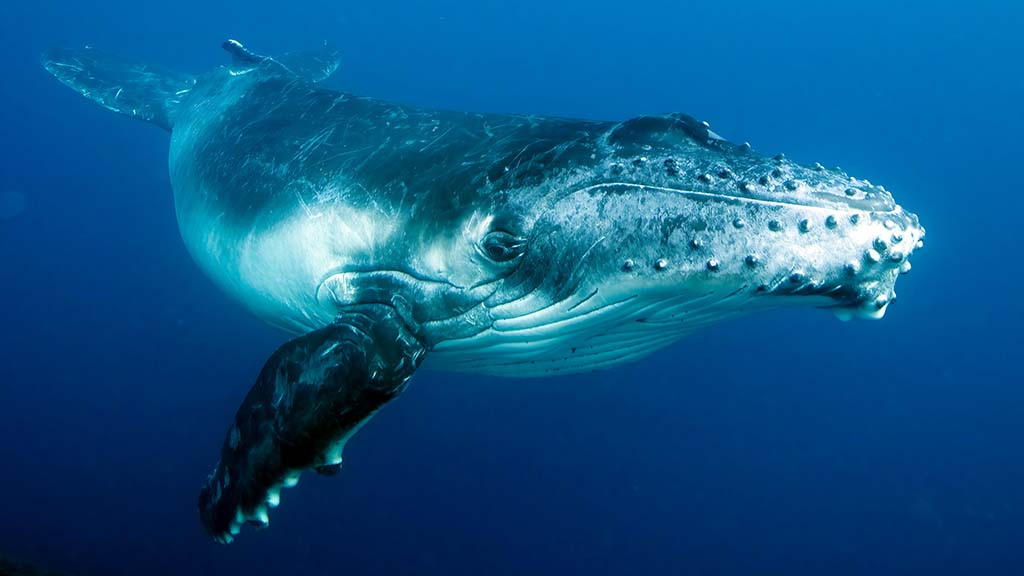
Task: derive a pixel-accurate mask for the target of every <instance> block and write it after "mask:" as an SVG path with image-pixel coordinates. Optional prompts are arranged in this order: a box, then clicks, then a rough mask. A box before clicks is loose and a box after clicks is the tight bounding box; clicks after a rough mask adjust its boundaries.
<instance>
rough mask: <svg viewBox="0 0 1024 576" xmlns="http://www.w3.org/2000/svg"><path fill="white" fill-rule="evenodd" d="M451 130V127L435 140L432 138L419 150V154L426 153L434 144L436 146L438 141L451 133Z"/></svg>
mask: <svg viewBox="0 0 1024 576" xmlns="http://www.w3.org/2000/svg"><path fill="white" fill-rule="evenodd" d="M452 128H453V127H452V126H449V127H448V129H447V130H445V131H444V132H442V133H441V134H440V135H439V136H438V137H437V138H434V139H433V140H431V141H430V142H429V143H428V144H427V145H426V146H424V147H423V148H420V152H426V151H427V149H428V148H430V147H431V146H433V145H434V144H437V142H438V140H440V139H442V138H444V137H445V136H447V135H448V133H449V132H451V131H452Z"/></svg>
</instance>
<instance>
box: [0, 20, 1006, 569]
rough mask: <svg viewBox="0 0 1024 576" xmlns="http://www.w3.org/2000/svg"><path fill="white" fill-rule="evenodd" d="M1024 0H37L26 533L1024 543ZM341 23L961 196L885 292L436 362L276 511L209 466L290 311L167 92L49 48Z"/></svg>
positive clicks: (3, 88) (347, 85) (14, 472)
mask: <svg viewBox="0 0 1024 576" xmlns="http://www.w3.org/2000/svg"><path fill="white" fill-rule="evenodd" d="M1022 29H1024V4H1021V3H1018V2H1010V1H1008V0H1007V1H1003V2H995V1H985V0H982V1H977V2H944V1H932V2H925V1H916V2H901V1H894V0H864V1H860V2H847V3H824V2H810V1H803V2H800V1H793V0H776V1H772V2H754V1H752V0H738V1H735V2H713V1H700V2H683V1H675V2H672V1H642V0H641V1H634V2H607V1H603V0H597V1H583V0H568V1H564V2H551V1H538V0H520V1H514V2H513V1H488V0H480V1H473V2H469V1H467V0H460V1H454V0H442V1H435V2H412V1H409V0H395V1H388V0H383V1H374V2H362V3H360V2H338V1H331V2H323V1H321V2H290V3H284V2H270V1H268V0H252V1H250V2H214V1H205V2H199V1H196V0H182V1H179V2H174V3H169V2H154V3H144V2H138V1H127V0H109V1H105V2H102V3H101V2H83V1H71V0H56V1H50V2H40V3H28V2H4V3H3V4H2V5H0V49H2V54H3V58H2V64H0V71H2V81H0V126H2V127H3V136H4V137H3V138H2V140H0V495H2V496H0V555H2V556H10V557H12V558H16V559H19V560H23V561H28V562H33V563H36V564H38V565H40V566H43V567H46V568H49V569H52V570H58V571H62V572H67V573H71V574H81V575H119V574H125V575H137V574H152V575H164V574H168V575H179V574H215V573H216V574H304V575H310V576H312V575H320V574H346V575H360V574H444V575H453V574H474V575H478V574H540V575H544V574H589V575H596V574H692V575H698V574H751V573H754V574H910V573H916V574H1022V573H1024V544H1022V542H1024V538H1022V536H1024V458H1022V457H1021V452H1022V445H1024V379H1022V378H1021V375H1020V370H1021V358H1022V354H1024V352H1022V350H1021V345H1020V344H1021V336H1020V328H1021V324H1022V320H1024V313H1022V312H1024V304H1022V300H1024V293H1022V289H1021V285H1022V283H1021V280H1022V271H1021V269H1022V264H1024V247H1022V243H1021V238H1022V234H1024V229H1022V225H1021V222H1022V215H1024V212H1022V210H1024V202H1022V197H1024V177H1022V175H1021V172H1022V170H1024V162H1022V159H1021V155H1022V151H1024V146H1022V144H1021V142H1022V134H1024V112H1022V107H1021V103H1022V102H1024V75H1022V56H1024V48H1022V44H1021V41H1020V31H1021V30H1022ZM229 37H232V38H238V39H240V40H242V41H243V42H245V43H246V45H247V46H249V47H250V48H252V49H253V50H255V51H257V52H260V53H265V54H274V53H280V52H284V51H289V50H296V49H302V48H309V47H314V46H317V45H320V44H321V43H322V42H323V41H325V40H326V41H329V42H330V43H331V44H333V45H335V46H337V47H338V48H339V49H340V50H341V52H342V54H343V64H342V69H341V71H340V72H339V73H338V74H337V75H336V76H335V77H333V78H332V79H331V80H329V81H328V85H329V86H331V87H334V88H338V89H343V90H346V91H352V92H355V93H358V94H360V95H367V96H373V97H378V98H385V99H392V100H398V101H401V102H406V103H412V104H418V105H424V106H431V107H443V108H452V109H459V110H472V111H490V112H516V113H531V114H545V115H560V116H572V117H585V118H599V119H624V118H627V117H630V116H635V115H639V114H643V113H657V112H667V111H678V112H685V113H688V114H691V115H694V116H696V117H697V118H699V119H701V120H708V121H710V122H711V125H712V127H713V128H714V129H715V131H716V132H718V133H720V134H722V135H723V136H724V137H726V138H729V139H730V140H732V141H735V142H743V141H749V142H751V143H752V145H753V146H754V148H755V149H757V150H759V151H761V152H764V153H768V154H774V153H776V152H780V151H781V152H785V153H786V154H787V155H788V156H789V157H790V158H793V159H795V160H797V161H800V162H803V163H810V162H814V161H820V162H822V163H823V164H825V165H828V166H834V165H837V164H838V165H840V166H842V167H843V168H844V169H846V170H848V171H849V172H850V173H851V174H855V175H858V176H860V177H864V178H868V179H870V180H871V181H872V182H875V183H881V184H883V185H885V186H886V187H887V188H888V189H890V190H892V191H893V193H894V195H895V196H896V198H897V199H898V200H899V201H900V203H901V204H902V205H904V206H905V207H907V208H908V209H909V210H911V211H913V212H915V213H917V214H918V215H919V216H920V217H921V221H922V223H923V224H924V225H925V226H926V227H927V229H928V238H927V240H926V245H925V247H924V249H922V250H920V251H919V252H918V253H916V254H915V256H914V270H913V272H912V273H911V274H910V275H909V276H907V277H906V278H903V279H901V280H900V282H899V285H898V293H899V301H898V302H897V303H896V304H894V305H893V306H891V307H890V308H889V310H888V313H887V315H886V318H885V319H884V320H882V321H880V322H872V321H854V322H849V323H841V322H838V321H836V320H835V318H833V316H832V315H831V314H829V313H826V312H823V311H820V310H813V309H808V310H784V311H779V312H774V313H764V314H760V315H755V316H752V317H747V318H743V319H740V320H736V321H731V322H728V323H724V324H720V325H717V326H715V327H714V328H712V329H709V330H705V331H703V332H700V333H698V334H697V335H695V336H692V337H690V338H688V339H685V340H682V341H680V342H679V343H678V344H676V345H674V346H672V347H671V348H669V349H667V350H665V351H662V352H660V353H657V354H655V355H653V356H651V357H649V358H648V359H646V360H644V361H641V362H638V363H635V364H631V365H627V366H623V367H619V368H617V369H614V370H609V371H606V372H599V373H595V374H587V375H580V376H572V377H560V378H550V379H535V380H514V379H499V378H491V377H484V376H474V375H454V374H447V373H440V372H427V371H423V372H421V373H419V374H417V375H416V376H415V377H414V379H413V380H412V382H411V384H410V387H409V388H408V390H407V391H406V392H405V394H404V395H403V396H402V398H401V399H400V400H398V401H397V402H394V403H392V404H391V405H389V406H388V407H387V408H386V409H385V410H383V411H382V412H381V414H379V415H378V416H377V417H376V418H375V419H374V421H373V423H372V425H370V426H367V427H366V428H365V429H364V430H363V431H361V432H360V433H359V435H358V436H357V437H356V438H355V439H354V440H353V441H352V442H351V443H350V444H349V446H348V448H347V449H346V452H345V467H344V469H343V470H342V472H341V473H340V474H339V475H337V476H335V477H331V478H326V477H317V476H316V475H315V474H306V475H304V476H303V481H302V488H301V489H299V490H291V491H287V492H286V493H285V494H284V499H285V505H283V506H282V507H281V508H280V509H279V510H278V511H276V512H275V513H274V514H273V515H272V517H271V526H270V528H269V529H268V530H264V531H255V532H254V531H251V530H249V531H247V532H246V533H244V534H243V536H242V537H241V538H239V539H238V540H237V541H236V543H234V544H232V545H230V546H227V547H224V546H220V545H216V544H214V543H212V542H211V541H209V540H208V538H207V537H206V535H205V534H204V533H203V531H202V528H201V526H200V524H199V519H198V514H197V510H196V498H197V495H198V491H199V488H200V485H201V483H202V482H203V481H204V479H205V478H206V475H207V474H208V473H209V472H210V471H211V470H212V467H213V466H214V464H215V463H216V461H217V457H218V453H219V448H220V445H221V441H222V439H223V434H224V431H225V429H226V426H227V425H228V423H229V422H230V419H231V418H232V416H233V414H234V411H235V409H236V407H237V406H238V404H239V402H240V400H241V399H242V397H243V396H244V395H245V393H246V391H247V390H248V389H249V387H250V385H251V384H252V381H253V379H254V377H255V376H256V374H257V373H258V371H259V369H260V367H261V366H262V364H263V362H264V360H265V359H266V358H267V356H268V355H269V354H270V353H271V352H272V351H273V350H274V349H275V348H276V346H278V345H279V344H280V343H282V342H283V341H284V340H285V339H286V337H287V336H286V335H285V334H283V333H282V332H280V331H277V330H275V329H273V328H271V327H269V326H266V325H265V324H263V323H261V322H260V321H259V320H257V319H256V318H255V317H254V316H252V315H251V314H250V313H248V312H247V311H246V310H244V309H243V308H242V306H241V305H240V304H239V303H237V302H235V301H232V300H230V299H228V298H227V297H226V296H225V295H224V294H222V293H221V292H220V291H218V289H216V288H215V287H214V285H213V284H212V282H211V281H210V280H209V279H207V278H206V277H205V276H204V275H203V274H202V273H201V272H200V271H199V269H198V268H197V267H196V266H195V265H194V264H193V263H192V261H191V260H190V257H189V255H188V254H187V253H186V252H185V249H184V247H183V245H182V243H181V240H180V238H179V235H178V231H177V223H176V221H175V217H174V209H173V205H172V197H171V191H170V187H169V183H168V175H167V147H168V138H167V135H166V133H164V132H163V131H162V130H160V129H159V128H156V127H154V126H151V125H146V124H144V123H141V122H137V121H134V120H131V119H129V118H126V117H122V116H118V115H115V114H112V113H110V112H108V111H106V110H103V109H101V108H100V107H99V106H96V105H95V104H92V103H90V102H88V101H86V100H85V99H83V98H82V97H81V96H79V95H78V94H76V93H75V92H73V91H72V90H69V89H67V88H66V87H64V86H62V85H60V84H59V83H58V82H57V81H56V80H54V79H53V78H51V77H50V76H49V75H48V74H47V73H46V72H45V71H44V70H43V69H42V67H41V66H40V65H39V55H40V53H41V52H42V51H43V50H44V49H46V48H48V47H50V46H53V45H64V46H68V47H77V46H80V45H83V44H90V45H93V46H96V47H98V48H103V49H104V50H107V51H110V52H114V53H119V54H123V55H125V56H128V57H131V58H138V59H143V60H149V61H152V62H154V63H159V64H161V65H164V66H167V67H169V68H172V69H177V70H181V71H186V72H202V71H204V70H207V69H210V68H213V67H215V66H218V65H222V64H224V63H226V62H227V61H228V56H227V54H225V53H224V52H222V51H221V49H220V44H221V42H222V41H223V40H225V39H226V38H229Z"/></svg>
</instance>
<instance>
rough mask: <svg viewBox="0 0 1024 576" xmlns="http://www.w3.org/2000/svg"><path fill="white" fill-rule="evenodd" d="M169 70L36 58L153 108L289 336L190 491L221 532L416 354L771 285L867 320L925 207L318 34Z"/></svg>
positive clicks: (202, 218) (310, 464)
mask: <svg viewBox="0 0 1024 576" xmlns="http://www.w3.org/2000/svg"><path fill="white" fill-rule="evenodd" d="M224 48H225V49H226V50H227V51H228V52H229V53H230V54H231V56H232V62H231V64H230V65H227V66H224V67H221V68H219V69H217V70H214V71H212V72H209V73H206V74H202V75H197V76H193V75H187V74H180V73H176V72H172V71H169V70H164V69H162V68H159V67H156V66H152V65H149V64H142V63H137V62H133V61H130V60H125V59H122V58H118V57H116V56H113V55H110V54H107V53H104V52H101V51H98V50H95V49H92V48H84V49H78V50H64V49H55V50H51V51H49V52H47V53H46V54H45V55H44V56H43V64H44V66H45V67H46V69H47V70H49V71H50V72H51V73H53V74H54V75H55V76H56V77H57V78H58V79H60V80H61V81H62V82H64V83H65V84H67V85H69V86H71V87H72V88H74V89H76V90H78V91H79V92H81V93H82V94H83V95H85V96H87V97H88V98H90V99H92V100H94V101H96V102H98V103H100V104H101V105H103V106H105V107H107V108H110V109H112V110H114V111H117V112H120V113H123V114H127V115H129V116H133V117H136V118H139V119H141V120H145V121H148V122H151V123H153V124H156V125H158V126H160V127H162V128H164V129H166V130H168V131H170V134H171V139H170V154H169V169H170V175H171V184H172V188H173V190H174V201H175V208H176V211H177V218H178V223H179V226H180V230H181V235H182V238H183V239H184V242H185V245H186V247H187V248H188V250H189V252H190V253H191V255H192V256H193V258H194V259H195V261H196V262H197V263H198V265H199V266H200V267H201V268H202V269H203V270H204V271H205V272H206V273H207V274H208V275H209V276H210V277H211V278H212V279H213V280H214V281H215V282H216V283H217V284H218V285H220V286H221V287H222V288H223V289H224V290H226V291H227V292H228V293H229V294H231V295H232V296H234V297H235V298H237V299H238V300H239V301H241V302H242V303H244V304H245V305H246V306H247V307H249V308H250V309H251V310H253V311H254V312H255V313H256V314H258V315H259V316H260V317H262V318H264V319H265V320H266V321H268V322H270V323H272V324H274V325H275V326H278V327H281V328H283V329H285V330H287V331H289V332H291V333H292V334H293V335H294V338H293V339H292V340H290V341H288V342H287V343H285V344H284V345H283V346H282V347H281V348H280V349H278V350H277V351H276V352H275V353H274V354H273V355H272V356H271V358H270V359H268V361H267V362H266V364H265V366H264V368H263V370H262V371H261V373H260V374H259V375H258V377H257V379H256V383H255V384H254V386H253V388H252V389H251V390H250V392H249V393H248V395H247V396H246V398H245V399H244V400H243V402H242V405H241V407H240V408H239V410H238V412H237V414H236V417H235V421H234V423H233V424H232V425H231V426H230V428H229V430H228V432H227V434H226V438H225V440H224V445H223V448H222V451H221V458H220V461H219V462H218V464H217V466H216V468H215V470H214V472H213V473H212V474H211V475H210V477H209V478H208V479H207V481H206V483H205V485H204V487H203V489H202V492H201V494H200V499H199V508H200V516H201V519H202V521H203V524H204V526H205V527H206V529H207V530H208V531H209V533H210V534H211V535H212V536H213V537H214V538H215V539H216V540H218V541H221V542H230V541H231V540H232V538H233V537H234V536H235V535H237V534H238V533H239V531H240V529H241V526H242V525H244V524H247V523H249V524H256V525H260V526H265V525H266V524H267V523H268V522H269V519H268V509H269V508H273V507H275V506H277V505H278V503H279V502H280V490H281V488H282V487H288V486H292V485H294V484H295V483H296V482H297V481H298V478H299V474H300V473H301V472H302V471H303V470H306V469H310V468H312V469H315V470H317V471H318V472H321V473H325V474H331V473H334V472H336V471H337V470H338V468H339V467H340V464H341V453H342V448H343V447H344V444H345V442H346V441H347V440H348V439H349V438H350V437H351V435H352V434H353V433H355V431H356V430H358V428H359V427H360V426H362V425H363V424H364V423H365V422H366V421H367V420H368V419H369V418H370V417H371V416H372V415H373V414H374V413H375V412H376V411H377V410H378V409H380V408H381V407H382V406H383V405H384V404H385V403H387V402H388V401H389V400H390V399H392V398H394V397H395V396H396V395H397V394H399V393H400V392H401V390H402V389H403V388H404V387H405V386H406V384H407V383H408V381H409V379H410V378H411V377H412V375H413V374H414V372H415V371H416V370H417V368H419V367H420V366H421V365H423V364H425V365H426V366H427V367H431V368H437V369H444V370H457V371H465V372H476V373H490V374H499V375H515V376H542V375H551V374H566V373H573V372H582V371H591V370H596V369H601V368H606V367H610V366H615V365H619V364H622V363H625V362H629V361H632V360H636V359H639V358H642V357H643V356H645V355H647V354H650V353H651V352H653V351H655V350H657V349H659V348H662V347H664V346H667V345H669V344H671V343H673V342H675V341H676V340H678V339H679V338H681V337H683V336H685V335H687V334H689V333H692V332H693V331H694V330H697V329H699V328H701V327H703V326H707V325H709V324H713V323H716V322H720V321H722V320H724V319H726V318H731V317H735V316H739V315H742V314H746V313H750V312H752V311H756V310H763V309H770V308H777V307H782V306H796V305H804V306H815V307H820V308H826V309H830V310H832V311H833V312H835V313H836V314H837V315H838V316H840V317H841V318H851V317H868V318H880V317H881V316H882V315H883V314H884V313H885V311H886V309H887V307H888V305H889V304H890V302H892V300H893V299H894V298H895V292H894V285H895V282H896V280H897V277H898V276H899V275H900V274H901V273H906V272H908V271H909V270H910V262H909V260H908V259H909V257H910V255H911V253H912V252H913V251H914V250H915V249H917V248H919V247H920V246H921V245H922V241H923V238H924V228H923V227H921V225H920V224H919V222H918V219H917V217H916V216H915V215H913V214H912V213H910V212H907V211H905V210H903V208H902V207H900V206H899V205H898V204H896V202H895V201H894V199H893V197H892V195H891V194H890V193H889V192H888V191H887V190H885V189H884V188H883V187H880V186H875V185H873V184H871V183H870V182H868V181H867V180H862V179H858V178H855V177H852V176H850V175H848V174H846V173H844V172H842V171H840V170H838V169H835V170H831V169H826V168H824V167H822V166H821V165H819V164H815V165H810V166H807V165H801V164H798V163H795V162H792V161H790V160H788V159H786V158H785V157H784V156H782V155H778V156H773V157H768V156H764V155H761V154H758V153H757V152H755V151H754V150H752V149H751V148H750V146H749V145H746V144H743V145H736V144H733V143H730V142H728V141H726V140H725V139H723V138H721V137H720V136H718V135H717V134H715V133H714V132H713V131H712V130H711V129H710V128H709V127H708V125H707V124H706V123H702V122H699V121H697V120H696V119H694V118H692V117H690V116H687V115H685V114H664V115H655V116H641V117H637V118H632V119H629V120H626V121H621V122H605V121H591V120H576V119H565V118H551V117H538V116H528V115H511V114H473V113H462V112H453V111H444V110H433V109H425V108H419V107H415V106H408V105H402V104H397V103H392V102H386V101H382V100H377V99H373V98H365V97H359V96H355V95H352V94H349V93H346V92H339V91H335V90H331V89H327V88H325V87H323V86H321V85H320V84H319V82H321V81H322V80H324V79H325V78H327V77H329V76H330V75H331V74H332V73H333V72H334V71H335V69H336V68H337V66H338V59H337V55H336V54H335V53H334V52H333V51H331V50H329V49H322V50H319V51H314V52H306V53H293V54H286V55H283V56H279V57H268V56H262V55H258V54H255V53H253V52H250V51H249V50H248V49H246V48H245V47H243V46H242V45H241V44H240V43H238V42H236V41H233V40H231V41H228V42H226V43H225V44H224Z"/></svg>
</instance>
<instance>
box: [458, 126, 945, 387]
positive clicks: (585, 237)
mask: <svg viewBox="0 0 1024 576" xmlns="http://www.w3.org/2000/svg"><path fill="white" fill-rule="evenodd" d="M549 156H550V158H549V159H548V161H545V162H540V163H536V162H535V163H533V166H532V168H531V170H533V172H534V174H533V175H532V177H530V178H522V179H520V182H522V183H523V186H522V189H521V190H518V191H515V192H514V193H512V194H510V197H512V198H517V199H519V200H516V201H512V202H510V208H508V209H507V210H506V212H507V213H506V214H498V215H496V216H494V217H489V218H487V219H486V221H485V222H484V223H482V224H481V225H480V227H479V233H478V234H477V237H478V240H477V251H478V252H479V254H480V256H481V257H482V259H483V260H484V261H485V262H486V264H487V265H490V266H493V267H494V268H495V269H496V270H500V281H498V282H497V288H496V290H494V292H493V293H492V294H490V296H489V297H488V298H487V300H486V301H485V302H484V304H485V307H486V309H487V313H488V314H489V316H490V320H491V324H490V326H489V328H488V329H487V330H486V331H484V332H483V333H481V334H476V335H474V336H473V337H471V338H463V339H455V340H452V341H450V342H446V343H444V344H443V345H441V346H440V347H439V348H440V350H441V351H442V352H446V351H451V352H453V354H452V355H451V357H452V359H453V360H452V361H451V362H446V364H449V366H450V367H453V368H465V369H471V370H475V371H489V372H497V373H513V374H531V373H535V372H537V373H540V372H543V373H547V372H573V371H580V370H590V369H595V368H601V367H605V366H611V365H615V364H619V363H622V362H625V361H628V360H631V359H634V358H638V357H640V356H643V355H645V354H648V353H650V352H651V351H653V350H655V349H657V348H660V347H663V346H665V345H667V344H669V343H671V342H673V341H675V340H677V339H678V338H680V337H681V336H684V335H686V334H688V333H691V332H693V331H694V330H695V329H698V328H700V327H702V326H706V325H709V324H712V323H715V322H719V321H721V320H723V319H725V318H729V317H733V316H737V315H740V314H744V313H747V312H750V311H754V310H759V309H768V308H775V307H782V306H791V305H806V306H814V307H819V308H824V309H828V310H831V311H833V312H834V313H835V314H836V315H837V316H839V317H840V318H842V319H849V318H854V317H860V318H881V317H882V316H883V315H884V313H885V312H886V310H887V308H888V306H889V305H890V304H891V303H892V302H893V300H895V297H896V292H895V283H896V280H897V278H898V277H899V276H900V275H901V274H904V273H906V272H908V271H909V270H910V261H909V258H910V256H911V254H912V253H913V252H914V251H915V250H916V249H917V248H920V247H921V246H922V243H923V238H924V234H925V232H924V228H922V227H921V225H920V224H919V222H918V218H917V217H916V216H915V215H914V214H912V213H910V212H907V211H906V210H904V209H903V208H902V207H900V206H899V205H898V204H897V203H896V202H895V201H894V199H893V196H892V195H891V194H890V193H889V192H888V191H887V190H886V189H885V188H883V187H881V186H876V185H873V184H871V183H870V182H868V181H867V180H862V179H858V178H855V177H852V176H850V175H847V174H846V173H844V172H843V171H841V170H839V169H827V168H825V167H823V166H821V165H820V164H814V165H810V166H806V165H801V164H798V163H795V162H792V161H790V160H788V159H787V158H785V157H784V156H782V155H778V156H771V157H769V156H763V155H760V154H758V153H756V152H755V151H753V150H752V149H751V148H750V146H749V145H746V144H743V145H736V144H732V143H730V142H728V141H726V140H724V139H722V138H721V137H719V136H718V135H716V134H715V133H714V132H712V131H711V130H710V129H709V128H708V126H707V125H706V124H704V123H701V122H698V121H696V120H695V119H693V118H691V117H688V116H685V115H681V114H672V115H664V116H645V117H640V118H635V119H632V120H628V121H625V122H622V123H618V124H615V125H611V126H609V127H608V128H607V129H606V130H604V131H602V133H601V134H600V135H599V136H598V137H596V138H594V139H593V140H592V141H581V142H579V143H577V144H575V145H569V146H563V147H562V148H561V149H560V150H558V151H557V153H556V154H553V155H551V154H549ZM538 164H539V165H541V166H542V167H543V168H541V169H538V168H537V165H538Z"/></svg>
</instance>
